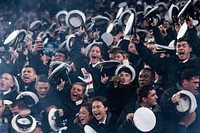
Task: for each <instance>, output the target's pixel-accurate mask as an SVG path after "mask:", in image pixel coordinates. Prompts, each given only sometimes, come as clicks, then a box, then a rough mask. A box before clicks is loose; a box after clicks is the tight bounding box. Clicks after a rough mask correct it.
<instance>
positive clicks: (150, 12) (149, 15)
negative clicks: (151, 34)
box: [144, 6, 159, 21]
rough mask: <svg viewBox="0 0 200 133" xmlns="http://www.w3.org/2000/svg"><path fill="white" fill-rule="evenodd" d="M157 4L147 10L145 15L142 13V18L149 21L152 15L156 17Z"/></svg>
mask: <svg viewBox="0 0 200 133" xmlns="http://www.w3.org/2000/svg"><path fill="white" fill-rule="evenodd" d="M158 11H159V10H158V6H155V7H153V8H152V9H151V10H150V11H148V12H147V13H146V14H145V15H144V19H147V20H148V21H151V18H152V17H156V15H157V13H158Z"/></svg>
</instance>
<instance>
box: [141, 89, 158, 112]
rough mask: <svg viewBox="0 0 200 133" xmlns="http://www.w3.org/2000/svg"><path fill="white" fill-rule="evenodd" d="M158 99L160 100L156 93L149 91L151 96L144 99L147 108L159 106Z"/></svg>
mask: <svg viewBox="0 0 200 133" xmlns="http://www.w3.org/2000/svg"><path fill="white" fill-rule="evenodd" d="M157 99H158V96H157V95H156V91H155V90H154V89H153V90H150V91H149V94H148V96H147V97H144V98H143V101H144V102H145V106H146V107H148V108H150V107H152V106H155V105H157Z"/></svg>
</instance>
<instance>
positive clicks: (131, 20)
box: [124, 13, 135, 36]
mask: <svg viewBox="0 0 200 133" xmlns="http://www.w3.org/2000/svg"><path fill="white" fill-rule="evenodd" d="M134 19H135V15H134V13H131V15H130V16H129V18H128V21H127V23H126V28H125V30H124V36H126V35H127V34H128V33H130V32H131V30H132V29H133V24H134Z"/></svg>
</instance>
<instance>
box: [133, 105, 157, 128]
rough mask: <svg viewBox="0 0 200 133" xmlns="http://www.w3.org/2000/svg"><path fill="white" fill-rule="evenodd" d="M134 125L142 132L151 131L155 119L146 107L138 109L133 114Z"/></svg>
mask: <svg viewBox="0 0 200 133" xmlns="http://www.w3.org/2000/svg"><path fill="white" fill-rule="evenodd" d="M133 121H134V125H135V126H136V127H137V129H139V130H140V131H142V132H149V131H151V130H152V129H153V128H154V127H155V125H156V117H155V114H154V113H153V111H152V110H151V109H149V108H146V107H140V108H139V109H137V110H136V111H135V113H134V117H133Z"/></svg>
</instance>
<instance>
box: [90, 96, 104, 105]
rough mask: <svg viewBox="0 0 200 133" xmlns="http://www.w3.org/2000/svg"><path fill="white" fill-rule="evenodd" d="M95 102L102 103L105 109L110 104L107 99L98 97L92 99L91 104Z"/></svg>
mask: <svg viewBox="0 0 200 133" xmlns="http://www.w3.org/2000/svg"><path fill="white" fill-rule="evenodd" d="M94 101H98V102H101V103H102V104H103V105H104V107H108V102H107V99H106V98H105V97H102V96H96V97H94V98H92V100H91V103H93V102H94Z"/></svg>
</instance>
